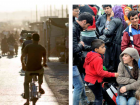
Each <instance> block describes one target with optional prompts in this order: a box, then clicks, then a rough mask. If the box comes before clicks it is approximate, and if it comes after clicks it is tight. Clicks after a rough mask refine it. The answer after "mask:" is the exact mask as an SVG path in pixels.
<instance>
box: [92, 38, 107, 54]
mask: <svg viewBox="0 0 140 105" xmlns="http://www.w3.org/2000/svg"><path fill="white" fill-rule="evenodd" d="M102 44H105V42H104V41H103V40H101V39H94V40H93V41H92V43H91V49H92V51H95V48H99V47H100V46H101V45H102Z"/></svg>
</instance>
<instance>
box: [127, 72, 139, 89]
mask: <svg viewBox="0 0 140 105" xmlns="http://www.w3.org/2000/svg"><path fill="white" fill-rule="evenodd" d="M125 87H126V91H128V90H137V89H139V87H140V70H139V74H138V79H137V80H136V81H135V82H133V83H131V84H128V85H126V86H125Z"/></svg>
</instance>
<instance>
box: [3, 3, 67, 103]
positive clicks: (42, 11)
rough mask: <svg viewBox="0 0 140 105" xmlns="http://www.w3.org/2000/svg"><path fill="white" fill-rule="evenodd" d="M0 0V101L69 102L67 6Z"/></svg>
mask: <svg viewBox="0 0 140 105" xmlns="http://www.w3.org/2000/svg"><path fill="white" fill-rule="evenodd" d="M5 4H6V2H4V1H3V2H2V3H1V4H0V15H1V17H0V105H69V99H68V96H69V94H68V92H69V89H68V88H69V84H68V83H69V80H68V78H69V74H68V64H69V62H68V61H69V53H68V52H69V44H68V40H69V18H68V17H69V7H68V5H66V4H65V5H64V4H63V5H62V4H59V5H55V4H48V3H47V2H43V1H42V2H39V1H36V2H32V1H27V0H24V2H23V1H20V2H11V1H10V3H9V4H10V5H5Z"/></svg>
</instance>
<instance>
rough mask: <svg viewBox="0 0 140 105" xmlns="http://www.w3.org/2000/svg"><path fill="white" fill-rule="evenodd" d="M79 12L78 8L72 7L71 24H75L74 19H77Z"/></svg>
mask: <svg viewBox="0 0 140 105" xmlns="http://www.w3.org/2000/svg"><path fill="white" fill-rule="evenodd" d="M79 12H80V11H79V6H78V5H73V22H75V18H78V16H79Z"/></svg>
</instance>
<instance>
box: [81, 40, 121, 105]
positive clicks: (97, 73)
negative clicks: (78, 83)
mask: <svg viewBox="0 0 140 105" xmlns="http://www.w3.org/2000/svg"><path fill="white" fill-rule="evenodd" d="M91 48H92V51H91V52H89V53H87V56H86V58H85V63H84V68H85V72H86V75H85V81H86V83H87V85H88V87H89V88H90V89H91V90H92V92H93V93H94V95H95V103H96V105H102V99H103V94H102V86H101V82H102V81H103V78H104V77H118V76H119V74H118V73H111V72H108V71H104V70H103V59H102V57H101V54H104V53H105V50H106V48H105V43H104V41H102V40H100V39H95V40H93V42H92V44H91Z"/></svg>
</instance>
